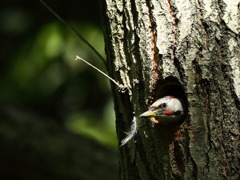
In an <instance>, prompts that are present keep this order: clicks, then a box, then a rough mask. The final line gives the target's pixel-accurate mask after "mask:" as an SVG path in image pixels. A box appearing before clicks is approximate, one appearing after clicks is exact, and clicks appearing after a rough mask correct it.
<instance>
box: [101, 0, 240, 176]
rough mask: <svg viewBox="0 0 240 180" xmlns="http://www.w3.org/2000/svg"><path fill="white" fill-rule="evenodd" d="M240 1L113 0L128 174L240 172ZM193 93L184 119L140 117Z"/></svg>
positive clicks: (107, 20) (109, 23) (111, 32)
mask: <svg viewBox="0 0 240 180" xmlns="http://www.w3.org/2000/svg"><path fill="white" fill-rule="evenodd" d="M239 6H240V5H239V1H238V0H219V1H216V0H186V1H185V0H182V1H181V0H151V1H148V0H135V1H134V0H129V1H127V0H122V1H114V0H105V1H104V2H103V3H102V7H103V9H102V11H103V13H104V15H103V18H104V27H105V32H104V33H105V41H106V52H107V59H108V70H109V74H110V75H111V76H112V77H113V78H114V79H115V80H117V81H118V82H119V83H120V84H121V85H122V87H121V88H118V87H117V86H115V85H112V90H113V95H114V102H115V111H116V126H117V135H118V138H119V140H121V139H123V138H124V136H125V133H124V132H127V131H129V129H130V126H131V121H132V119H133V117H136V119H137V127H138V132H137V134H136V136H135V139H133V140H131V141H130V142H128V144H126V145H125V146H122V147H119V153H120V177H121V179H124V180H125V179H144V180H154V179H161V180H163V179H184V180H190V179H199V180H203V179H211V180H220V179H231V180H235V179H236V180H237V179H239V171H240V168H239V119H240V118H239V117H240V113H239V98H240V69H239V67H240V61H239V56H240V41H239V31H240V26H239V22H240V21H239ZM166 94H172V95H177V96H180V97H182V98H185V101H186V104H187V106H188V116H187V117H186V119H185V120H184V122H183V123H182V124H180V125H175V124H174V125H172V126H171V125H170V126H164V125H162V124H155V125H153V124H152V122H151V121H149V120H148V119H146V118H145V119H144V118H139V115H140V114H141V113H143V112H144V111H146V110H147V109H148V106H149V105H151V104H152V103H153V101H155V100H156V99H158V98H160V97H162V96H164V95H166Z"/></svg>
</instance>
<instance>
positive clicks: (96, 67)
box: [75, 56, 120, 88]
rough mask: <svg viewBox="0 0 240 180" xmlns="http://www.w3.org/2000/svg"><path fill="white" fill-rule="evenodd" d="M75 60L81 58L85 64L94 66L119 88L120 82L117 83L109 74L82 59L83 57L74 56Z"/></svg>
mask: <svg viewBox="0 0 240 180" xmlns="http://www.w3.org/2000/svg"><path fill="white" fill-rule="evenodd" d="M75 60H81V61H83V62H85V63H86V64H87V65H89V66H91V67H92V68H94V69H95V70H97V71H98V72H100V73H101V74H102V75H104V76H105V77H107V78H108V79H109V80H111V81H112V82H113V83H114V84H116V85H117V86H118V87H119V88H120V84H118V83H117V82H116V81H115V80H114V79H113V78H111V77H110V76H108V75H107V74H106V73H104V72H103V71H101V70H100V69H98V68H97V67H95V66H94V65H92V64H90V63H89V62H87V61H86V60H84V59H83V58H80V57H79V56H76V59H75Z"/></svg>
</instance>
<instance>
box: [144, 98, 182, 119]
mask: <svg viewBox="0 0 240 180" xmlns="http://www.w3.org/2000/svg"><path fill="white" fill-rule="evenodd" d="M184 116H185V113H184V109H183V105H182V103H181V101H180V100H179V99H178V98H176V97H174V96H165V97H163V98H160V99H158V100H157V101H155V102H154V103H153V104H152V105H151V106H150V108H149V110H148V111H146V112H144V113H143V114H141V115H140V117H155V118H156V119H157V120H158V121H160V122H163V123H168V122H178V121H180V120H182V119H183V118H184Z"/></svg>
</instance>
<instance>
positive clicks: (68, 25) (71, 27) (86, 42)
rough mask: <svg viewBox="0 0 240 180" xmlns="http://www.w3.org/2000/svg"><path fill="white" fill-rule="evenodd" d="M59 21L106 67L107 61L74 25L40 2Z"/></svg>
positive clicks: (43, 2) (41, 0)
mask: <svg viewBox="0 0 240 180" xmlns="http://www.w3.org/2000/svg"><path fill="white" fill-rule="evenodd" d="M39 1H40V3H42V4H43V5H44V6H45V7H46V8H47V9H48V10H49V11H50V12H51V13H52V14H53V15H54V16H55V17H56V18H57V19H59V20H60V21H61V22H62V23H63V24H65V25H66V26H67V27H68V28H70V29H71V30H72V31H73V32H74V33H75V34H76V35H77V36H78V38H79V39H81V40H82V41H83V42H84V43H85V44H86V45H87V46H88V47H89V48H90V49H91V50H92V51H93V52H94V53H95V54H96V55H97V56H98V57H99V58H100V59H101V60H102V62H103V64H104V65H105V66H106V60H105V59H104V58H103V57H102V56H101V54H100V53H99V52H98V51H97V50H96V49H95V48H94V47H93V46H92V45H91V44H90V43H89V42H88V41H87V40H86V39H85V38H84V37H83V36H82V35H81V34H80V33H79V32H78V31H77V29H76V28H74V27H73V26H72V25H70V24H68V23H67V22H66V21H65V20H64V19H62V18H61V17H60V16H59V15H58V14H57V13H56V12H55V11H54V10H53V9H52V8H50V7H49V6H48V4H47V3H46V2H45V1H43V0H39Z"/></svg>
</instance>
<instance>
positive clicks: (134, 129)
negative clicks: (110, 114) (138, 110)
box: [120, 116, 137, 146]
mask: <svg viewBox="0 0 240 180" xmlns="http://www.w3.org/2000/svg"><path fill="white" fill-rule="evenodd" d="M136 133H137V122H136V117H135V116H134V118H133V120H132V125H131V130H130V131H129V132H128V133H127V136H126V137H125V138H124V139H123V140H122V141H121V145H120V146H124V145H125V144H127V142H128V141H130V140H131V139H132V138H133V137H134V136H135V134H136Z"/></svg>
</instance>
